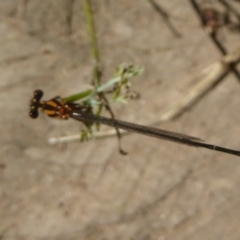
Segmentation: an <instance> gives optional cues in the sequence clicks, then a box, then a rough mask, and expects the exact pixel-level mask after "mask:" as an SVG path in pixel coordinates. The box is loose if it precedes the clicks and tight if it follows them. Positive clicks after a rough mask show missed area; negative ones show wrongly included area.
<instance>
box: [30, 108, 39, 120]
mask: <svg viewBox="0 0 240 240" xmlns="http://www.w3.org/2000/svg"><path fill="white" fill-rule="evenodd" d="M29 117H30V118H37V117H38V110H37V109H33V110H30V112H29Z"/></svg>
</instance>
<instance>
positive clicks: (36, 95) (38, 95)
mask: <svg viewBox="0 0 240 240" xmlns="http://www.w3.org/2000/svg"><path fill="white" fill-rule="evenodd" d="M42 96H43V91H42V90H40V89H37V90H35V91H34V93H33V98H34V99H35V101H37V102H38V101H40V99H41V98H42Z"/></svg>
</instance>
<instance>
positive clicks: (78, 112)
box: [29, 90, 240, 156]
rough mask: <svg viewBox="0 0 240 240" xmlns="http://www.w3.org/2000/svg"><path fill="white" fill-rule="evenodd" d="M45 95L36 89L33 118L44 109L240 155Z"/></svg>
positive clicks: (52, 113)
mask: <svg viewBox="0 0 240 240" xmlns="http://www.w3.org/2000/svg"><path fill="white" fill-rule="evenodd" d="M42 96H43V91H42V90H36V91H34V94H33V98H32V100H31V104H30V112H29V116H30V117H31V118H37V117H38V110H39V109H40V110H42V111H44V112H45V113H46V114H47V115H48V116H49V117H53V118H58V119H69V118H72V119H75V120H77V121H81V122H83V123H85V124H88V123H98V124H104V125H107V126H110V127H114V128H119V129H123V130H126V131H129V132H136V133H140V134H143V135H147V136H150V137H155V138H159V139H163V140H167V141H172V142H177V143H180V144H185V145H188V146H193V147H202V148H207V149H210V150H215V151H219V152H224V153H228V154H232V155H237V156H240V151H236V150H232V149H228V148H223V147H220V146H217V145H212V144H208V143H205V142H203V140H201V139H200V138H196V137H192V136H188V135H185V134H181V133H176V132H171V131H167V130H162V129H158V128H154V127H148V126H143V125H139V124H135V123H129V122H125V121H121V120H117V119H113V118H107V117H103V116H97V115H94V114H93V113H92V111H91V108H90V107H88V106H83V105H81V104H76V103H64V102H63V101H62V100H61V98H60V97H55V98H52V99H50V100H48V101H41V98H42Z"/></svg>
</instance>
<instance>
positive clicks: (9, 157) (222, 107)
mask: <svg viewBox="0 0 240 240" xmlns="http://www.w3.org/2000/svg"><path fill="white" fill-rule="evenodd" d="M227 3H228V4H229V6H231V7H232V8H233V9H234V10H235V11H236V12H238V13H239V14H240V3H239V1H236V0H235V1H234V0H228V1H227ZM92 5H93V12H94V16H95V21H96V31H97V36H98V41H99V49H100V54H101V63H102V66H103V79H104V81H107V80H108V79H109V78H111V77H112V75H113V73H114V71H115V68H116V67H117V66H118V65H119V64H120V63H122V62H127V63H132V64H135V65H142V66H144V68H145V72H144V74H142V75H141V76H139V77H137V78H134V79H133V80H132V89H134V90H136V91H138V92H139V93H140V94H141V98H140V99H137V100H134V101H130V102H129V104H128V105H119V104H117V105H116V106H113V110H114V113H115V116H116V118H118V119H121V120H125V121H130V122H135V123H139V124H144V125H151V124H153V123H157V122H158V120H159V119H160V118H161V116H162V114H163V113H164V112H165V111H167V110H168V109H169V108H171V107H172V106H174V105H175V104H176V103H177V102H179V100H180V99H182V98H183V97H184V96H185V95H186V94H187V93H188V92H189V91H191V88H192V86H194V84H195V83H196V82H197V81H198V77H199V75H200V74H201V72H202V70H203V69H205V68H207V67H208V66H209V65H211V64H212V63H214V62H217V61H219V60H220V59H221V57H222V53H221V52H220V51H219V49H218V48H217V47H216V45H215V44H214V42H213V41H212V40H211V37H210V35H211V34H210V35H209V32H208V31H206V30H205V28H204V27H203V26H202V23H201V21H200V19H199V15H198V14H197V11H196V9H195V8H194V7H193V4H192V1H187V0H171V1H164V0H155V1H153V0H151V1H150V0H149V1H148V0H138V1H129V0H119V1H111V0H102V1H92ZM198 5H199V6H200V7H201V8H213V9H216V11H218V12H219V15H218V16H220V15H221V16H222V15H224V18H223V19H225V14H226V12H228V11H229V8H228V7H226V5H224V4H223V3H222V1H218V0H215V1H198ZM229 12H230V11H229ZM229 14H230V19H233V20H235V18H234V16H232V15H231V14H232V13H231V12H230V13H229ZM219 18H220V17H219ZM217 19H218V17H217ZM237 20H239V19H237ZM214 26H215V25H214ZM214 31H215V28H214ZM217 36H218V39H219V41H220V42H221V43H222V44H223V45H224V47H225V49H226V50H227V52H231V51H234V49H236V48H237V47H239V44H240V41H239V39H240V34H239V29H238V28H237V27H236V29H234V31H233V29H232V28H231V27H229V22H228V21H223V20H221V24H220V26H219V28H218V29H217ZM92 67H93V60H92V56H91V51H90V45H89V38H88V34H87V31H86V20H85V15H84V7H83V1H81V0H48V1H41V0H7V1H6V0H0V76H1V80H0V91H1V93H0V109H1V117H0V121H1V122H0V131H1V135H0V141H1V148H0V156H1V157H0V238H1V239H3V240H13V239H23V240H25V239H26V240H35V239H41V240H42V239H43V240H45V239H46V240H48V239H49V240H50V239H51V240H63V239H64V240H79V239H87V240H90V239H101V240H110V239H111V240H112V239H124V240H127V239H129V240H133V239H138V240H151V239H157V240H167V239H172V240H188V239H189V240H190V239H191V240H197V239H199V240H200V239H201V240H202V239H208V240H219V239H231V240H232V239H236V240H238V239H239V238H240V228H239V222H240V188H239V184H240V158H239V157H237V156H233V155H228V154H224V153H219V152H215V151H210V150H207V149H201V148H192V147H188V146H183V145H178V144H175V143H171V142H165V141H161V140H158V139H154V138H150V137H145V136H141V135H138V134H128V135H126V136H123V138H122V145H123V148H124V150H126V151H128V153H129V154H128V155H127V156H122V155H120V154H119V152H118V141H117V138H116V137H108V138H104V139H95V140H90V141H88V142H84V143H79V142H71V143H59V144H56V145H50V144H49V143H48V139H49V138H50V137H59V136H66V135H71V134H77V133H79V132H80V129H81V128H82V127H83V126H82V125H81V124H80V123H79V122H77V121H74V120H70V121H58V120H55V119H50V118H48V117H47V116H45V115H44V114H40V117H39V119H36V120H32V119H30V118H29V116H28V111H29V104H30V99H31V97H32V92H33V91H34V90H35V89H43V90H44V92H45V96H44V99H50V98H52V97H55V96H63V97H64V96H69V95H70V94H75V93H77V92H80V91H82V90H84V89H86V88H87V87H88V86H89V85H90V83H91V81H92ZM236 69H238V71H240V68H239V66H238V67H236ZM239 93H240V81H239V79H238V78H237V77H236V74H235V75H234V74H231V73H230V74H228V75H227V76H226V77H225V78H224V79H223V80H222V81H221V82H220V83H219V84H218V85H216V87H215V88H213V89H212V90H211V91H209V92H208V93H207V94H206V95H205V96H204V97H203V98H201V99H200V100H199V101H198V102H197V103H196V104H195V105H194V106H192V107H191V108H189V109H188V110H187V111H185V112H184V113H183V114H182V115H181V116H179V117H178V118H175V119H174V120H171V121H167V122H165V123H164V124H156V125H155V126H156V127H159V128H163V129H167V130H171V131H176V132H181V133H185V134H188V135H192V136H196V137H199V138H202V139H204V140H205V141H206V142H209V143H213V144H216V145H220V146H223V147H228V148H232V149H237V150H240V138H239V136H240V124H239V122H240V114H239V112H238V111H237V110H238V109H239V101H240V94H239ZM101 129H103V130H107V129H108V128H107V127H102V128H101Z"/></svg>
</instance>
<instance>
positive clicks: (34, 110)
mask: <svg viewBox="0 0 240 240" xmlns="http://www.w3.org/2000/svg"><path fill="white" fill-rule="evenodd" d="M42 96H43V91H42V90H39V89H38V90H35V91H34V93H33V98H32V99H31V102H30V111H29V116H30V117H31V118H37V117H38V109H39V107H40V106H41V102H40V100H41V98H42Z"/></svg>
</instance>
